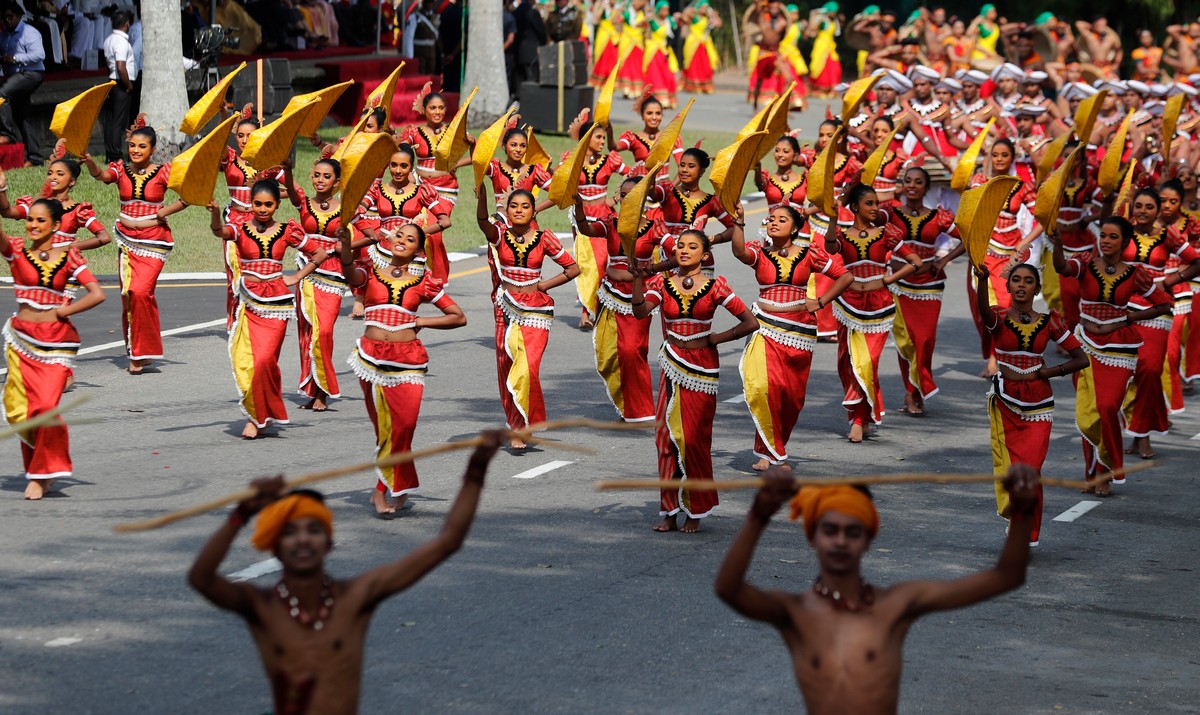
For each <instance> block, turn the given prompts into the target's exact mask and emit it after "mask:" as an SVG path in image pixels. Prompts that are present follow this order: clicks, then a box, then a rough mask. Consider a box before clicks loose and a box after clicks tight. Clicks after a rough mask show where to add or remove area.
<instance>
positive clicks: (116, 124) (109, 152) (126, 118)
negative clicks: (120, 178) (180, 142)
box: [104, 10, 142, 161]
mask: <svg viewBox="0 0 1200 715" xmlns="http://www.w3.org/2000/svg"><path fill="white" fill-rule="evenodd" d="M112 23H113V31H112V34H111V35H109V36H108V37H107V38H106V39H105V40H104V57H105V58H106V59H107V60H108V78H109V79H111V80H113V81H115V82H116V83H117V84H116V86H115V87H113V88H112V90H111V91H109V93H108V100H107V101H106V102H105V105H104V154H105V156H106V158H107V159H108V161H122V160H123V159H124V158H125V130H126V129H127V128H128V127H129V125H130V124H131V123H132V122H133V110H134V104H135V103H136V101H137V89H138V82H137V80H138V76H139V74H140V73H141V69H142V68H141V67H139V66H138V57H137V54H136V53H135V52H134V48H133V45H132V44H131V43H130V41H129V27H130V25H131V24H133V15H132V14H131V13H130V12H129V11H128V10H117V11H116V12H114V13H113V16H112Z"/></svg>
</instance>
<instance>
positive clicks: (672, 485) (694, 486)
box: [596, 461, 1156, 492]
mask: <svg viewBox="0 0 1200 715" xmlns="http://www.w3.org/2000/svg"><path fill="white" fill-rule="evenodd" d="M1155 464H1156V463H1155V462H1153V461H1151V462H1145V463H1143V464H1137V465H1134V466H1132V467H1128V468H1125V469H1118V470H1115V471H1112V472H1109V473H1106V474H1104V475H1101V476H1099V477H1096V478H1095V479H1092V480H1091V481H1085V482H1080V481H1079V480H1078V479H1056V478H1053V477H1043V478H1042V485H1043V486H1047V487H1063V488H1067V489H1079V488H1080V487H1084V488H1090V487H1094V486H1096V485H1097V484H1104V483H1106V482H1108V480H1110V479H1113V478H1116V477H1122V476H1124V475H1126V474H1132V473H1134V472H1140V471H1142V470H1143V469H1149V468H1150V467H1152V466H1154V465H1155ZM994 481H996V477H995V476H994V475H991V474H952V473H945V474H943V473H940V472H913V473H908V474H873V475H866V476H861V477H797V478H796V482H797V483H799V485H800V486H802V487H803V486H806V485H808V486H822V487H832V486H842V485H851V484H860V485H863V486H876V485H880V484H915V483H920V482H925V483H938V484H970V483H982V482H994ZM763 484H765V481H764V480H763V479H762V478H761V477H754V478H747V479H726V480H724V481H721V482H716V481H708V480H703V481H700V480H689V479H608V480H602V481H599V482H596V489H597V490H598V491H610V490H614V489H684V490H687V491H693V492H720V491H733V490H737V489H758V488H760V487H762V486H763Z"/></svg>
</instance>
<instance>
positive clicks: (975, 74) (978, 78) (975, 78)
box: [954, 70, 988, 85]
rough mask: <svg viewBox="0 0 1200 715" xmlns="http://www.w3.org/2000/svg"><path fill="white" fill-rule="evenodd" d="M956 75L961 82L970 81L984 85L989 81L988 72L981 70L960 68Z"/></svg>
mask: <svg viewBox="0 0 1200 715" xmlns="http://www.w3.org/2000/svg"><path fill="white" fill-rule="evenodd" d="M954 76H955V77H956V78H957V79H958V81H959V82H970V83H971V84H975V85H982V84H983V83H984V82H987V81H988V74H987V72H983V71H980V70H959V71H958V72H956V73H955V75H954Z"/></svg>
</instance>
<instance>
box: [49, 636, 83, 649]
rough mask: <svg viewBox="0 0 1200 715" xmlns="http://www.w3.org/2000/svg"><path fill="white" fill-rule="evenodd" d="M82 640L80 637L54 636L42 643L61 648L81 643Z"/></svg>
mask: <svg viewBox="0 0 1200 715" xmlns="http://www.w3.org/2000/svg"><path fill="white" fill-rule="evenodd" d="M82 642H83V639H82V638H71V637H63V638H55V639H54V640H49V641H46V642H45V643H44V644H43V645H45V646H46V647H47V648H62V647H63V646H68V645H75V644H76V643H82Z"/></svg>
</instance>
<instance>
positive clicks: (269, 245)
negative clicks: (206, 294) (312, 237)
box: [232, 221, 315, 280]
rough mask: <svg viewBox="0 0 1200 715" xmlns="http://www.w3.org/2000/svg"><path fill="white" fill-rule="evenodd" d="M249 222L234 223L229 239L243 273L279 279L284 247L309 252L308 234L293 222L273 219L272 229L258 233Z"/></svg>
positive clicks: (266, 278) (256, 276)
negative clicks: (235, 224) (235, 248)
mask: <svg viewBox="0 0 1200 715" xmlns="http://www.w3.org/2000/svg"><path fill="white" fill-rule="evenodd" d="M253 224H254V222H253V221H247V222H246V223H243V224H241V225H240V226H238V227H237V229H236V230H237V234H236V236H235V237H234V238H233V239H232V240H233V242H234V245H235V246H236V247H237V252H238V264H239V265H240V266H241V270H242V273H244V274H247V275H251V276H254V277H255V278H259V279H261V280H272V279H275V278H280V277H281V276H282V275H283V257H284V254H285V253H287V249H288V246H291V247H292V248H295V249H296V250H301V251H304V252H306V253H308V252H310V248H311V246H310V244H309V242H308V237H307V236H306V235H305V234H304V229H303V228H302V227H301V226H300V224H298V223H296V222H295V221H288V222H287V223H282V222H276V224H275V230H274V231H272V232H271V233H269V234H260V233H258V232H257V231H255V230H254V228H253ZM313 250H315V249H313Z"/></svg>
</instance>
